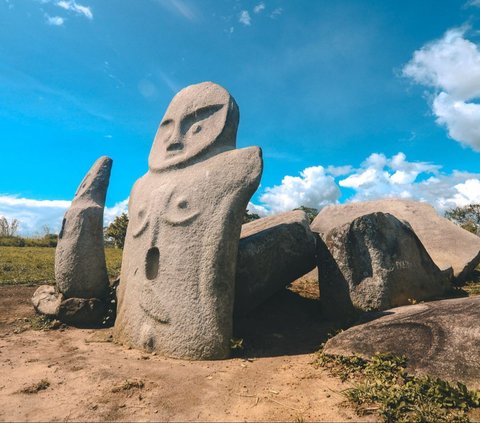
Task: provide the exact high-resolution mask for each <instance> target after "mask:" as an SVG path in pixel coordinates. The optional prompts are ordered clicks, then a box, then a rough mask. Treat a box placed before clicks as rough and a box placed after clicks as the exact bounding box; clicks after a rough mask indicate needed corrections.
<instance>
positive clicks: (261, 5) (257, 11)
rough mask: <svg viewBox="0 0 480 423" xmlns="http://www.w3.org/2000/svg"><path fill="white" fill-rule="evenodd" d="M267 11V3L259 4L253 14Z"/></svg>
mask: <svg viewBox="0 0 480 423" xmlns="http://www.w3.org/2000/svg"><path fill="white" fill-rule="evenodd" d="M264 10H265V3H264V2H263V1H262V2H260V3H258V4H257V5H256V6H255V7H254V8H253V12H254V13H257V14H258V13H262V12H263V11H264Z"/></svg>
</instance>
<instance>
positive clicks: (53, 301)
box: [32, 285, 63, 317]
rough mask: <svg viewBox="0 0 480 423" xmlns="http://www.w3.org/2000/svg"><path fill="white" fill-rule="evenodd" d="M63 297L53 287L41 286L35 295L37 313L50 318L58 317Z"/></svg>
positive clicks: (34, 302)
mask: <svg viewBox="0 0 480 423" xmlns="http://www.w3.org/2000/svg"><path fill="white" fill-rule="evenodd" d="M62 300H63V295H62V294H61V293H60V292H58V291H57V290H56V289H55V287H54V286H52V285H42V286H39V287H38V288H37V289H36V291H35V292H34V294H33V297H32V304H33V307H34V308H35V311H36V312H37V313H40V314H44V315H45V316H48V317H57V315H58V311H59V309H60V303H61V302H62Z"/></svg>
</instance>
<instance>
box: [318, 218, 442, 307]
mask: <svg viewBox="0 0 480 423" xmlns="http://www.w3.org/2000/svg"><path fill="white" fill-rule="evenodd" d="M322 239H323V244H322V243H321V245H320V248H322V247H323V248H326V249H327V251H324V252H323V253H322V254H319V283H320V301H321V304H322V308H323V309H324V310H325V311H326V314H332V313H345V312H348V311H350V310H349V309H350V308H351V307H352V306H353V307H354V308H355V309H359V310H364V311H368V310H386V309H389V308H392V307H396V306H401V305H405V304H409V302H411V301H414V300H415V301H421V300H428V299H432V298H439V297H440V296H442V295H444V294H445V293H446V292H447V291H448V290H449V288H450V283H449V281H448V278H447V276H446V275H445V274H444V273H442V272H441V271H440V270H439V269H438V267H437V266H436V265H435V263H434V262H433V261H432V259H431V258H430V256H429V255H428V253H427V252H426V251H425V248H424V247H423V245H422V243H421V242H420V240H419V239H418V237H417V236H416V235H415V233H414V232H413V230H412V228H411V227H410V226H408V225H407V224H405V223H403V222H401V221H400V220H398V219H397V218H396V217H395V216H393V215H391V214H388V213H372V214H367V215H364V216H360V217H358V218H356V219H354V220H353V221H352V222H351V223H346V224H344V225H341V226H339V227H337V228H333V229H332V230H330V232H328V234H327V235H324V236H323V238H322ZM327 255H330V259H328V258H327V257H326V256H327Z"/></svg>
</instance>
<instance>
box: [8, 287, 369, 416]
mask: <svg viewBox="0 0 480 423" xmlns="http://www.w3.org/2000/svg"><path fill="white" fill-rule="evenodd" d="M34 289H35V287H25V286H2V287H0V404H1V407H0V420H2V421H361V418H359V417H358V416H356V415H355V413H354V411H353V410H352V409H351V408H350V407H348V406H347V405H346V403H345V402H344V397H343V396H342V395H341V393H340V392H341V391H342V390H343V389H345V388H346V387H347V385H345V384H342V383H341V382H340V381H339V380H338V379H336V378H333V377H331V376H329V375H328V374H327V373H326V372H325V371H324V370H322V369H318V368H316V367H315V366H314V365H312V362H313V361H314V360H315V351H316V350H317V349H318V347H319V345H320V344H321V343H322V342H323V341H324V340H325V339H326V337H327V334H328V333H329V331H331V330H333V328H332V326H331V325H328V324H327V323H322V319H321V316H320V315H319V313H318V302H317V300H316V299H315V298H314V297H315V292H314V290H313V291H312V290H311V289H310V294H309V295H305V296H301V295H298V291H302V289H303V288H302V287H300V288H298V287H297V289H296V291H297V292H292V291H285V292H284V293H281V294H280V295H278V296H277V297H275V298H274V299H272V301H270V302H269V303H267V304H266V305H265V306H264V307H263V308H262V309H260V310H258V311H257V312H256V313H255V315H252V316H249V317H248V318H244V319H242V320H239V321H238V322H236V328H235V336H236V337H238V338H243V340H244V341H243V342H244V345H245V348H244V349H243V350H241V351H239V352H238V353H237V354H236V355H237V357H236V358H232V359H229V360H222V361H203V362H191V361H183V360H173V359H167V358H162V357H158V356H156V355H152V354H147V353H144V352H141V351H136V350H127V349H125V348H123V347H122V346H119V345H116V344H114V343H112V342H110V340H111V330H110V329H98V330H92V329H76V328H60V329H57V330H43V331H42V330H40V331H39V330H32V328H31V323H30V321H31V318H32V317H33V316H34V312H33V308H32V307H31V305H30V302H29V300H30V297H31V294H32V293H33V291H34ZM307 291H308V290H307ZM41 382H42V383H41ZM42 388H43V389H42ZM25 390H27V391H28V390H30V391H34V392H35V393H25V392H22V391H25ZM372 419H373V418H372V416H370V417H368V418H365V419H364V420H368V421H372Z"/></svg>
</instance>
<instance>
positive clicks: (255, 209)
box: [247, 201, 269, 217]
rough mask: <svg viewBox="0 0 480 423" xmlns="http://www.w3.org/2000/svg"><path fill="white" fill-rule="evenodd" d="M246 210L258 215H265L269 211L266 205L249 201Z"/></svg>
mask: <svg viewBox="0 0 480 423" xmlns="http://www.w3.org/2000/svg"><path fill="white" fill-rule="evenodd" d="M247 210H248V212H249V213H253V214H258V215H259V216H260V217H265V216H268V215H269V211H268V210H267V208H266V207H264V206H260V205H258V204H254V203H252V202H251V201H249V203H248V206H247Z"/></svg>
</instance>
